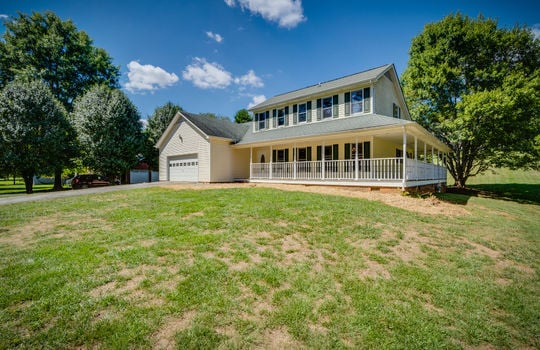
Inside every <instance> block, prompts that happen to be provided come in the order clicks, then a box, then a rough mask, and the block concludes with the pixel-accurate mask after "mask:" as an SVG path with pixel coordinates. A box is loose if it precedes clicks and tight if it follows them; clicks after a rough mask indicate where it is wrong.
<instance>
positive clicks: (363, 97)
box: [351, 88, 371, 115]
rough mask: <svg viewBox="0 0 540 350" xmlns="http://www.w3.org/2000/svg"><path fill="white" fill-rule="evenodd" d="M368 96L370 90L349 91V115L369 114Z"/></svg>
mask: <svg viewBox="0 0 540 350" xmlns="http://www.w3.org/2000/svg"><path fill="white" fill-rule="evenodd" d="M370 96H371V90H370V88H364V89H360V90H356V91H351V114H353V115H354V114H358V113H369V112H370V109H371V106H370V102H371V100H370Z"/></svg>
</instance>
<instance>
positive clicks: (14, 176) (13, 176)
mask: <svg viewBox="0 0 540 350" xmlns="http://www.w3.org/2000/svg"><path fill="white" fill-rule="evenodd" d="M15 179H16V178H15V174H13V186H15V184H16V182H15Z"/></svg>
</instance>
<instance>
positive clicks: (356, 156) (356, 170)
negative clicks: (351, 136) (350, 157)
mask: <svg viewBox="0 0 540 350" xmlns="http://www.w3.org/2000/svg"><path fill="white" fill-rule="evenodd" d="M355 144H356V145H355V147H356V148H355V150H356V152H354V179H355V180H358V136H356V140H355Z"/></svg>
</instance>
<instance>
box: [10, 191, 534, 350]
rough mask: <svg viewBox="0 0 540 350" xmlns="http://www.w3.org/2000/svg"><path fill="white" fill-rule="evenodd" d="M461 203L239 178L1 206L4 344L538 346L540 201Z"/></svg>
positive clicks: (471, 199) (479, 199)
mask: <svg viewBox="0 0 540 350" xmlns="http://www.w3.org/2000/svg"><path fill="white" fill-rule="evenodd" d="M460 196H462V195H459V194H448V195H442V196H441V197H442V198H443V199H444V198H447V199H450V200H456V199H459V197H460ZM463 197H465V196H463ZM418 200H419V201H421V200H422V199H418ZM458 202H459V200H458ZM461 202H462V203H466V205H464V208H465V211H466V213H465V214H463V215H423V214H418V213H416V212H412V211H408V210H404V209H398V208H395V207H392V206H389V205H386V204H382V203H380V202H376V201H368V200H364V199H357V198H348V197H339V196H332V195H324V194H316V193H303V192H290V191H288V192H287V191H280V190H276V189H269V188H250V187H249V186H246V187H245V188H233V189H212V190H199V191H197V190H179V191H177V190H172V189H167V188H149V189H144V190H133V191H122V192H112V193H107V194H100V195H88V196H83V197H78V198H75V197H71V198H66V199H57V200H51V201H46V202H34V203H25V204H16V205H5V206H0V222H1V225H0V285H1V286H2V288H1V289H0V306H1V307H0V310H1V311H0V349H8V348H82V349H85V348H118V349H125V348H164V349H172V348H178V349H211V348H222V349H229V348H230V349H237V348H274V349H281V348H365V349H371V348H385V349H441V348H448V349H461V348H466V349H474V348H479V349H493V348H514V349H519V348H525V349H527V348H539V347H540V339H539V334H540V283H539V272H540V269H539V268H540V242H539V239H540V220H539V217H540V207H539V206H538V205H537V204H535V203H523V202H520V201H512V200H501V199H499V198H485V197H482V196H478V197H467V198H466V200H463V201H461Z"/></svg>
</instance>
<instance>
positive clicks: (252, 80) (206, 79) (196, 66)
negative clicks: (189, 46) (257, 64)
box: [182, 57, 264, 89]
mask: <svg viewBox="0 0 540 350" xmlns="http://www.w3.org/2000/svg"><path fill="white" fill-rule="evenodd" d="M182 77H183V78H184V80H188V81H191V82H192V83H193V85H195V86H197V87H199V88H201V89H211V88H214V89H225V88H226V87H228V86H229V85H231V84H233V83H234V84H237V85H240V87H241V89H245V88H246V87H256V88H257V87H262V86H264V83H263V81H262V79H261V78H259V77H258V76H257V75H256V74H255V72H254V71H253V70H249V71H248V72H247V73H246V74H245V75H242V76H240V77H233V75H232V74H231V73H230V72H228V71H227V70H225V68H223V66H221V65H220V64H219V63H216V62H212V63H210V62H208V61H207V60H206V59H205V58H199V57H195V58H194V59H193V63H192V64H190V65H188V66H187V67H186V68H185V69H184V71H183V72H182Z"/></svg>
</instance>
